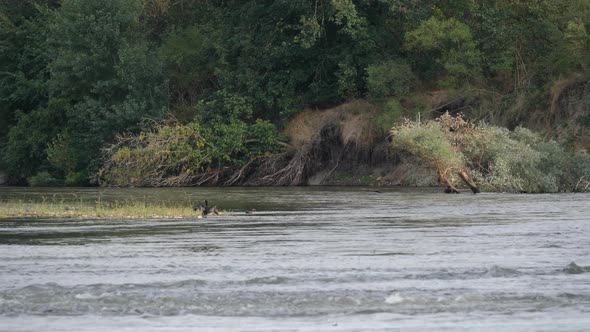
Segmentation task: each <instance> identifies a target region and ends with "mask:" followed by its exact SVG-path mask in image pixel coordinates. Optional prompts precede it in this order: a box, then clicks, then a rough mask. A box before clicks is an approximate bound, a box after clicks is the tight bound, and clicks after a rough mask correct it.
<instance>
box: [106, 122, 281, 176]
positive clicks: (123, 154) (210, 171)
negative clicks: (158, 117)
mask: <svg viewBox="0 0 590 332" xmlns="http://www.w3.org/2000/svg"><path fill="white" fill-rule="evenodd" d="M277 142H279V136H278V132H277V130H276V128H275V126H274V125H272V124H271V123H269V122H266V121H257V122H256V123H255V124H253V125H248V124H247V123H245V122H241V121H232V122H230V123H219V122H216V123H211V124H209V125H207V126H201V125H200V124H199V123H197V122H192V123H189V124H187V125H180V124H174V125H161V126H157V127H155V128H154V129H153V130H151V131H147V132H142V133H140V134H139V135H126V136H120V137H119V139H118V142H117V143H116V144H115V145H113V146H112V147H111V148H109V149H108V150H107V161H106V163H105V165H104V167H103V168H102V169H101V171H100V174H99V176H100V181H101V183H102V184H103V185H111V186H112V185H116V186H129V185H132V186H181V185H184V186H186V185H199V184H205V183H210V184H214V183H217V182H218V181H221V180H222V177H223V173H224V171H225V170H233V169H236V168H239V167H242V166H244V164H247V163H248V162H249V161H251V160H254V159H256V158H259V157H261V156H262V155H263V154H265V153H266V152H267V151H268V152H271V153H272V152H274V151H275V150H277V148H278V145H277Z"/></svg>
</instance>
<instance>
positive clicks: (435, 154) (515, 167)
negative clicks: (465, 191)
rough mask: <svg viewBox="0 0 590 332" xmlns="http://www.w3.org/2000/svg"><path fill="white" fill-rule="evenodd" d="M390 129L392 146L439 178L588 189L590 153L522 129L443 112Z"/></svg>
mask: <svg viewBox="0 0 590 332" xmlns="http://www.w3.org/2000/svg"><path fill="white" fill-rule="evenodd" d="M391 132H392V145H393V147H394V148H395V149H397V150H399V151H405V152H408V153H410V154H412V155H414V156H416V157H418V158H419V160H422V161H424V162H426V163H427V164H428V165H429V166H430V167H432V168H434V169H435V170H436V171H437V174H438V175H439V177H440V180H441V182H446V181H449V182H451V183H454V184H458V183H459V181H460V179H459V177H457V176H455V174H456V172H457V171H460V170H468V171H469V172H470V173H471V174H472V176H473V179H474V180H475V181H476V183H477V184H478V185H479V186H481V187H482V189H483V190H485V191H494V192H504V191H506V192H526V193H541V192H580V191H588V190H589V189H590V155H588V154H587V153H585V152H575V151H568V150H567V149H565V148H564V147H563V146H562V145H560V144H558V143H557V142H555V141H545V140H543V139H542V137H541V136H540V135H539V134H538V133H535V132H533V131H531V130H529V129H526V128H522V127H517V128H516V129H514V130H513V131H510V130H508V129H506V128H501V127H496V126H491V125H487V124H475V123H473V122H469V121H465V120H464V119H463V118H462V117H461V116H455V117H453V116H451V115H449V114H448V113H447V114H445V115H443V116H442V117H440V118H439V119H436V120H428V121H424V122H421V121H405V122H404V123H403V124H401V125H398V126H395V127H394V128H393V129H392V131H391Z"/></svg>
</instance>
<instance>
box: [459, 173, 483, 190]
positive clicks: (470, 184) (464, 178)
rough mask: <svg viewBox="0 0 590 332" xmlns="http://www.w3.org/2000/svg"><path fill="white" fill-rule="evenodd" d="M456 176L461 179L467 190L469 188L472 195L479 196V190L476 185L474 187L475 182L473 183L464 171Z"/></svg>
mask: <svg viewBox="0 0 590 332" xmlns="http://www.w3.org/2000/svg"><path fill="white" fill-rule="evenodd" d="M458 174H459V176H460V177H461V179H463V181H464V182H465V184H467V185H468V186H469V188H471V191H472V192H473V193H474V194H479V193H480V192H481V191H480V190H479V188H478V187H477V185H475V182H473V180H471V178H470V177H469V175H467V173H465V171H459V173H458Z"/></svg>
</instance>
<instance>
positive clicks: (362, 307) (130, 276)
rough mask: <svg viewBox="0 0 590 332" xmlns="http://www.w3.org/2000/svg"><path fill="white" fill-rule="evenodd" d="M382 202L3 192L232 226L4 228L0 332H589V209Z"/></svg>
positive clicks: (579, 205)
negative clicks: (151, 207) (147, 208)
mask: <svg viewBox="0 0 590 332" xmlns="http://www.w3.org/2000/svg"><path fill="white" fill-rule="evenodd" d="M379 190H380V191H381V192H374V191H372V190H371V189H369V188H325V187H324V188H189V189H151V190H148V189H112V190H104V189H76V190H72V189H69V190H63V189H62V190H59V189H54V190H47V189H46V190H36V189H11V188H2V189H0V198H1V199H7V198H11V199H33V200H34V199H40V197H41V196H48V195H49V196H52V197H54V198H55V197H57V198H59V199H62V200H69V199H71V200H80V201H89V202H91V201H93V200H96V199H97V197H99V196H100V197H101V198H100V199H103V200H125V199H127V200H129V199H135V200H146V201H161V202H174V201H181V200H187V201H196V200H199V199H203V198H207V199H208V200H209V201H210V202H211V203H213V204H215V205H217V206H218V207H219V208H221V209H223V210H226V211H228V212H227V213H226V214H225V215H223V216H219V217H210V218H207V219H196V218H195V219H193V220H174V221H166V220H140V221H137V220H136V221H120V220H113V221H104V220H4V221H0V330H1V331H109V330H114V331H115V330H116V331H197V330H198V331H226V330H232V331H237V330H239V331H351V330H354V331H392V330H393V331H395V330H403V331H423V330H452V331H456V330H459V331H473V330H478V331H588V330H590V267H589V266H590V195H587V194H560V195H513V194H481V195H471V194H461V195H445V194H440V193H438V192H437V191H433V190H426V191H424V190H421V191H417V190H393V189H379ZM250 209H256V211H255V212H253V213H245V211H246V210H250ZM572 262H575V265H574V264H571V263H572Z"/></svg>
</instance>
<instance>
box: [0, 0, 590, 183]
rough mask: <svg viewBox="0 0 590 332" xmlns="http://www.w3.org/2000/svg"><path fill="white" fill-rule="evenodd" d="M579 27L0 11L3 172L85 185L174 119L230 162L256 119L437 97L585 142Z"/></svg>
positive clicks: (270, 125)
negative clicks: (134, 138) (132, 144)
mask: <svg viewBox="0 0 590 332" xmlns="http://www.w3.org/2000/svg"><path fill="white" fill-rule="evenodd" d="M589 29H590V1H589V0H571V1H561V0H524V1H513V0H493V1H492V0H484V1H474V0H457V1H439V0H370V1H369V0H294V1H286V0H280V1H277V0H256V1H255V0H245V1H243V0H240V1H237V0H228V1H203V0H181V1H172V0H104V1H95V0H61V1H60V0H30V1H21V0H0V150H1V154H0V170H2V171H4V172H6V173H7V174H8V175H9V177H10V178H11V180H12V181H13V182H15V183H16V182H21V183H23V182H24V181H25V179H32V180H33V182H34V183H36V184H42V183H43V179H51V181H53V180H55V179H57V181H58V182H60V183H64V182H67V183H68V184H85V183H96V182H97V181H98V178H97V177H96V175H97V173H98V170H99V168H100V166H101V165H102V164H103V163H104V162H105V160H106V159H108V158H111V157H112V155H107V156H106V159H105V156H104V155H103V149H104V148H105V147H108V146H110V145H111V144H113V143H115V144H119V143H120V142H117V141H116V137H117V135H118V134H120V135H131V134H136V135H139V133H140V132H141V131H142V130H143V131H145V132H146V133H145V135H148V136H149V135H152V134H154V133H160V134H162V133H163V130H164V129H163V128H161V127H158V128H157V129H152V128H150V126H149V125H146V124H147V123H161V121H160V120H162V119H166V118H168V117H169V116H170V115H172V116H173V117H174V118H175V119H176V120H177V121H179V122H180V123H181V126H188V127H186V128H197V127H198V128H199V133H201V132H202V133H201V135H202V136H203V137H204V136H205V134H204V132H205V131H210V132H211V133H210V134H207V135H209V136H208V138H207V142H208V143H209V145H208V146H210V147H211V148H212V149H213V148H214V149H216V151H217V153H218V155H219V157H218V158H217V159H216V160H217V161H211V162H206V163H205V164H207V165H210V167H212V168H215V169H216V168H219V167H229V166H232V167H233V166H238V164H239V161H241V162H244V161H246V162H247V160H249V158H255V156H254V155H257V156H260V155H263V154H264V153H265V152H267V150H268V146H269V144H267V142H264V143H262V141H261V140H257V141H260V142H261V143H260V144H258V143H256V142H251V143H248V144H247V145H244V144H243V142H244V141H245V140H246V141H247V140H248V139H249V137H251V136H252V135H254V134H252V133H251V130H258V129H256V128H258V127H257V126H263V125H262V124H264V129H263V130H262V129H260V131H261V132H264V133H271V134H268V139H275V140H276V139H277V137H278V136H276V135H275V134H274V133H275V132H276V128H277V127H279V128H280V127H282V126H284V125H285V124H286V123H287V121H288V120H289V119H291V118H292V117H293V116H294V115H296V114H297V113H300V112H301V111H303V110H304V109H306V108H307V109H310V108H311V109H315V108H326V107H332V106H335V105H339V104H341V103H343V102H346V101H350V100H354V99H369V100H371V101H372V102H373V103H375V104H376V105H382V106H383V107H382V108H383V110H384V113H383V115H382V116H380V117H376V118H378V119H381V121H388V122H390V121H391V122H393V121H396V120H397V119H399V118H400V117H401V115H402V114H405V115H408V113H410V114H413V113H417V112H422V113H424V111H426V112H428V111H430V109H428V107H424V106H422V105H424V104H428V103H425V102H424V100H423V99H424V98H422V97H420V96H421V95H420V92H421V91H437V90H441V89H442V90H445V91H448V92H449V95H453V96H458V97H461V98H463V99H469V98H471V99H470V100H475V102H474V103H473V105H472V107H470V108H469V110H471V111H472V114H471V115H472V116H474V117H479V118H482V119H484V118H485V119H487V120H488V121H489V122H492V123H494V124H498V125H503V126H508V127H510V128H515V127H517V126H519V125H525V126H529V127H534V128H536V129H542V130H545V131H546V132H547V134H548V135H553V136H559V137H560V139H562V140H563V141H565V142H566V143H567V144H569V145H570V146H571V147H572V148H579V147H581V146H582V147H584V146H585V147H588V146H589V145H590V139H587V138H585V137H587V136H588V135H587V134H585V132H587V129H588V128H590V121H589V120H588V119H590V115H589V114H590V111H589V109H590V106H589V105H590V89H589V88H588V87H589V86H590V83H588V82H589V79H588V77H589V75H588V74H589V70H590V68H589V65H590V35H589V34H588V30H589ZM550 110H551V111H550ZM423 116H426V117H429V116H430V115H429V114H426V115H424V114H423ZM146 118H147V119H152V120H155V121H144V120H145V119H146ZM564 119H567V121H566V120H564ZM262 121H268V122H262ZM394 124H395V123H385V124H384V123H381V124H380V125H381V126H382V127H384V128H385V127H391V126H392V125H394ZM173 128H176V129H179V128H181V127H173ZM173 128H171V129H170V130H172V129H173ZM182 128H184V127H182ZM503 136H506V135H498V136H493V137H495V138H498V139H500V137H503ZM125 137H127V136H125ZM580 142H583V144H582V145H580V144H581V143H580ZM274 143H276V142H274ZM271 145H272V144H271ZM191 149H194V147H192V148H191ZM244 149H246V150H248V151H249V152H245V150H244ZM109 151H110V152H112V151H113V150H112V149H110V150H109ZM200 153H204V152H200ZM246 155H248V157H247V158H246V157H244V156H246ZM199 165H200V164H199ZM35 175H38V176H36V177H34V178H31V177H33V176H35ZM51 181H50V182H51ZM51 183H53V182H51Z"/></svg>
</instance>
